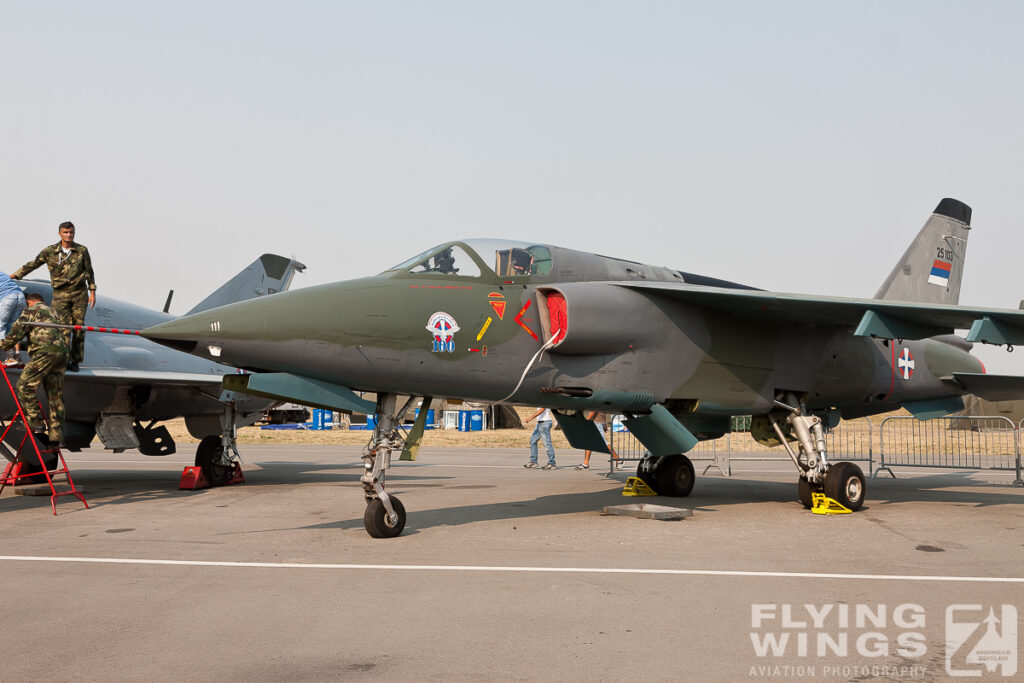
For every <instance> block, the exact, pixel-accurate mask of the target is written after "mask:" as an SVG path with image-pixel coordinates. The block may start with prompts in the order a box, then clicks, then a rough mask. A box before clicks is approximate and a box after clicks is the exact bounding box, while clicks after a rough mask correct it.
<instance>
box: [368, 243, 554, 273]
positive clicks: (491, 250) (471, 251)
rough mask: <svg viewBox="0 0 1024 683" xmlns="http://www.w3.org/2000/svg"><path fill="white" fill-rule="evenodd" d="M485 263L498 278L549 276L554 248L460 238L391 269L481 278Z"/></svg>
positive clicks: (390, 269)
mask: <svg viewBox="0 0 1024 683" xmlns="http://www.w3.org/2000/svg"><path fill="white" fill-rule="evenodd" d="M481 265H483V266H484V267H486V268H487V269H489V270H490V271H491V272H492V273H493V274H494V275H497V276H498V277H526V276H531V275H549V274H550V273H551V250H550V249H548V248H547V247H546V246H544V245H543V244H531V243H529V242H516V241H513V240H499V239H475V240H460V241H458V242H448V243H446V244H442V245H439V246H436V247H434V248H432V249H428V250H426V251H424V252H423V253H421V254H417V255H416V256H413V257H412V258H411V259H409V260H407V261H403V262H402V263H399V264H398V265H397V266H394V267H393V268H389V269H388V271H389V272H390V271H396V270H399V271H403V270H404V271H408V272H409V273H412V274H414V275H431V274H434V275H457V276H460V277H480V273H481Z"/></svg>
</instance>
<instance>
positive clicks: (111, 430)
mask: <svg viewBox="0 0 1024 683" xmlns="http://www.w3.org/2000/svg"><path fill="white" fill-rule="evenodd" d="M304 268H305V266H304V265H302V264H301V263H299V262H297V261H294V260H292V259H288V258H285V257H283V256H278V255H276V254H264V255H263V256H260V257H259V258H258V259H256V260H255V261H254V262H253V263H252V264H250V265H249V266H248V267H246V268H245V269H244V270H242V271H241V272H240V273H238V275H236V276H235V277H233V278H232V279H231V280H229V281H228V282H226V283H225V284H224V285H222V286H221V287H220V288H218V289H217V290H216V291H215V292H213V293H212V294H210V295H209V296H208V297H206V298H205V299H204V300H203V301H202V302H200V303H199V304H197V305H196V306H195V307H193V308H192V309H191V310H190V311H189V312H188V314H196V313H199V312H201V311H205V310H208V309H211V308H214V307H216V306H220V305H223V304H228V303H232V302H237V301H244V300H246V299H251V298H254V297H265V296H267V295H270V294H274V293H276V292H279V291H283V290H286V289H288V287H289V286H290V284H291V282H292V279H293V277H294V275H295V273H296V272H297V271H302V270H303V269H304ZM21 285H22V288H23V289H24V290H25V291H26V292H37V293H39V294H41V295H42V296H43V298H44V299H45V300H46V302H47V303H49V301H50V297H51V295H52V291H51V289H50V285H49V283H47V282H43V281H38V280H25V281H23V282H22V283H21ZM169 306H170V296H168V300H167V303H166V304H165V306H164V311H163V312H160V311H155V310H151V309H147V308H143V307H141V306H137V305H135V304H130V303H127V302H124V301H118V300H117V299H113V298H110V297H107V296H103V295H102V294H101V295H97V298H96V306H95V308H92V309H90V310H88V311H87V313H86V318H85V324H86V325H87V326H93V327H103V328H117V329H121V330H125V329H127V330H137V329H141V328H142V327H147V326H151V325H157V324H159V323H162V322H166V321H168V320H173V319H175V317H176V316H173V315H170V314H169V313H167V310H168V308H169ZM234 371H235V370H234V369H233V368H229V367H225V366H224V365H223V364H219V363H214V362H211V361H208V360H203V359H199V358H196V357H194V356H190V355H187V354H183V353H179V352H177V351H172V350H169V349H167V348H164V347H162V346H158V345H157V344H154V343H153V342H151V341H149V340H146V339H143V338H141V337H138V336H125V335H121V334H101V333H89V334H87V335H86V337H85V358H84V360H83V362H82V363H81V370H80V371H79V372H69V373H66V374H65V378H64V403H65V410H66V420H65V423H64V434H65V444H66V446H65V447H66V449H67V450H71V451H77V450H81V449H82V448H85V447H87V446H88V445H89V444H90V442H92V440H93V438H94V437H97V436H98V437H99V439H100V442H101V443H102V444H103V445H104V447H106V448H108V449H112V450H114V451H118V452H120V451H123V450H126V449H133V448H137V449H138V450H139V452H140V453H142V454H143V455H170V454H172V453H174V452H175V450H176V446H175V443H174V439H173V438H172V437H171V435H170V433H169V432H168V431H167V427H165V426H163V425H159V424H158V423H159V422H162V421H164V420H169V419H172V418H176V417H184V418H185V423H186V425H187V426H188V430H189V432H190V433H191V434H192V436H194V437H195V438H197V439H200V444H199V447H198V449H197V451H196V465H199V466H201V467H202V468H203V473H204V475H205V476H206V478H207V480H208V481H210V483H212V484H214V485H216V484H222V483H224V482H225V481H226V480H227V479H228V477H229V476H230V474H231V469H230V468H225V467H221V466H219V465H218V464H217V463H218V460H219V458H218V457H217V455H218V453H219V452H220V450H221V449H222V448H227V449H228V450H229V451H231V452H235V451H236V447H235V445H234V434H235V429H236V427H238V426H242V425H247V424H252V423H253V422H254V421H255V420H256V419H257V418H258V417H259V416H260V415H261V414H262V413H263V411H265V410H266V409H267V408H268V407H270V406H271V405H272V404H273V403H274V401H272V400H270V399H266V398H257V397H254V396H248V395H240V394H233V393H230V392H224V391H223V390H222V388H221V377H222V376H223V375H224V374H226V373H231V372H234ZM7 372H8V376H9V377H10V379H11V382H12V383H14V382H16V381H17V378H18V376H19V374H20V372H21V371H20V370H18V369H8V370H7ZM0 387H3V383H2V382H0ZM13 412H14V402H13V398H12V397H11V395H10V393H9V392H8V391H7V390H6V387H3V390H2V391H0V415H11V414H12V413H13ZM0 431H2V430H0ZM9 440H10V441H11V442H12V443H10V444H4V445H0V452H2V453H3V455H4V456H5V457H6V458H7V459H8V460H12V461H13V459H14V458H16V457H17V454H18V444H19V443H20V437H19V435H18V433H17V432H11V434H10V439H9ZM55 457H56V456H54V460H55ZM54 464H56V463H55V462H54Z"/></svg>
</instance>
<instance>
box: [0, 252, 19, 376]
mask: <svg viewBox="0 0 1024 683" xmlns="http://www.w3.org/2000/svg"><path fill="white" fill-rule="evenodd" d="M24 310H25V295H24V294H23V293H22V291H21V287H19V286H18V285H17V284H15V283H14V280H12V279H11V278H10V277H9V276H8V275H7V273H5V272H3V271H2V270H0V339H3V338H4V337H6V336H7V333H8V332H10V331H11V326H12V325H14V321H15V320H17V319H18V318H19V317H20V316H21V312H22V311H24ZM11 358H13V359H14V362H17V358H18V347H17V346H15V347H14V355H13V356H12V357H11Z"/></svg>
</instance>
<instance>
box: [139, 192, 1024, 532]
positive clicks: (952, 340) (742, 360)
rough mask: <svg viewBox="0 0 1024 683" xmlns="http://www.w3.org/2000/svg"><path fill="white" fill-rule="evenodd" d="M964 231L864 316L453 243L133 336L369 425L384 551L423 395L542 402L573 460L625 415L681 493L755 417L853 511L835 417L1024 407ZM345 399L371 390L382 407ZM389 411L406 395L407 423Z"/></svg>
mask: <svg viewBox="0 0 1024 683" xmlns="http://www.w3.org/2000/svg"><path fill="white" fill-rule="evenodd" d="M970 216H971V210H970V208H969V207H968V206H966V205H965V204H963V203H961V202H959V201H956V200H953V199H944V200H942V201H941V202H940V203H939V205H938V207H937V208H936V209H935V212H934V214H933V215H932V216H931V217H930V218H929V219H928V220H927V222H926V223H925V225H924V227H923V228H922V229H921V231H920V233H919V234H918V236H917V238H916V239H915V240H914V242H913V243H912V244H911V245H910V247H909V248H908V249H907V251H906V253H905V254H904V255H903V257H902V258H901V259H900V261H899V262H898V263H897V264H896V267H895V269H894V270H893V271H892V274H891V275H889V277H888V278H887V279H886V281H885V283H884V284H883V285H882V288H881V289H880V290H879V292H878V294H877V295H876V297H875V298H874V299H851V298H836V297H826V296H817V295H795V294H779V293H775V292H766V291H762V290H758V289H754V288H752V287H747V286H744V285H739V284H735V283H732V282H726V281H723V280H717V279H714V278H709V277H703V276H699V275H694V274H691V273H686V272H681V271H678V270H673V269H670V268H662V267H657V266H649V265H644V264H640V263H634V262H631V261H625V260H622V259H618V258H610V257H606V256H598V255H595V254H590V253H584V252H581V251H573V250H570V249H563V248H560V247H555V246H551V245H547V244H531V243H519V242H506V241H498V240H461V241H454V242H448V243H446V244H442V245H440V246H438V247H435V248H433V249H429V250H427V251H425V252H423V253H422V254H419V255H417V256H414V257H413V258H411V259H409V260H407V261H404V262H403V263H400V264H398V265H397V266H395V267H393V268H390V269H388V270H387V271H385V272H383V273H381V274H379V275H375V276H373V277H367V278H363V279H358V280H351V281H346V282H338V283H334V284H328V285H322V286H318V287H311V288H308V289H302V290H298V291H293V292H287V293H285V294H281V295H279V296H275V297H272V298H269V299H263V300H254V301H248V302H243V303H239V304H233V305H230V306H224V307H221V308H216V309H212V310H209V311H204V312H202V313H198V314H195V315H190V316H186V317H184V318H180V319H178V320H174V321H170V322H167V323H164V324H161V325H158V326H155V327H152V328H149V329H147V330H145V331H144V332H143V334H144V335H145V336H146V337H148V338H150V339H152V340H154V341H157V342H159V343H161V344H166V345H168V346H171V347H173V348H176V349H180V350H182V351H187V352H190V353H193V354H196V355H198V356H200V357H203V358H208V359H211V360H216V361H219V362H224V363H231V364H233V365H236V366H238V367H242V368H245V369H246V370H248V371H251V372H252V373H254V374H250V375H244V376H226V377H225V382H224V386H225V388H228V389H231V390H234V391H239V392H246V393H251V394H254V395H257V396H267V397H273V398H279V399H281V400H286V401H294V402H298V403H303V404H306V405H310V406H318V407H323V408H329V409H333V410H342V411H359V412H376V413H377V415H378V422H377V429H376V431H375V432H374V435H373V437H372V440H371V443H370V446H369V447H368V449H367V452H366V455H365V456H364V458H363V459H364V466H365V473H364V475H363V477H362V483H363V487H364V492H365V496H366V500H367V509H366V514H365V516H364V521H365V523H366V528H367V531H368V532H369V533H370V535H372V536H377V537H386V536H396V535H398V534H400V533H401V531H402V529H403V527H404V524H405V520H406V514H405V510H404V507H403V506H402V504H401V503H400V502H399V501H398V500H397V499H396V498H395V497H394V496H391V495H389V494H388V493H387V492H386V490H385V486H384V472H385V471H386V470H387V468H388V467H389V466H390V464H391V455H392V453H393V452H395V451H398V450H402V458H403V459H410V458H412V457H415V450H416V446H417V445H418V436H419V434H421V433H422V432H421V431H419V432H418V430H421V429H422V424H417V425H415V426H414V429H413V433H412V435H411V436H410V438H409V441H408V442H406V443H403V441H402V439H401V437H400V435H399V432H398V431H397V430H396V425H398V424H400V423H401V420H402V418H403V416H404V414H405V412H406V411H407V409H408V408H409V406H410V405H412V402H413V399H415V398H416V397H424V403H427V401H428V400H429V397H448V398H461V399H467V400H473V401H487V402H506V403H514V404H523V405H531V406H533V405H539V406H546V407H549V408H552V409H556V410H557V412H556V416H557V419H558V422H559V423H560V425H561V426H562V428H563V430H564V432H565V434H566V436H567V437H568V439H569V442H570V443H571V444H572V445H573V446H574V447H576V448H581V449H582V448H586V449H591V450H596V451H602V452H607V448H606V446H605V445H604V441H603V440H602V439H601V438H600V436H599V434H598V432H597V429H596V427H594V425H593V423H591V422H587V421H586V420H584V419H583V418H582V414H583V412H584V411H587V410H591V409H597V410H601V411H606V412H615V413H623V414H624V415H625V416H626V418H625V423H626V425H627V426H628V428H629V429H630V431H632V433H633V434H634V435H635V436H636V437H637V438H638V439H639V440H640V441H641V442H642V443H643V444H644V445H645V446H646V448H647V450H648V451H649V454H648V455H647V456H646V457H645V458H644V459H643V460H642V461H641V462H640V465H639V468H638V475H639V476H640V477H641V478H643V479H644V480H645V481H646V482H647V483H649V484H650V485H651V486H652V487H653V488H654V489H655V490H657V491H658V492H659V493H661V494H662V495H670V496H685V495H688V494H689V493H690V491H691V490H692V488H693V485H694V469H693V465H692V464H691V462H690V460H689V459H688V458H687V457H686V456H685V455H684V453H686V452H687V451H688V450H689V449H691V448H692V447H693V446H694V445H695V444H696V443H697V442H698V440H701V439H714V438H718V437H720V436H722V435H723V434H725V433H726V432H727V431H728V430H729V425H730V418H731V417H732V416H734V415H754V416H755V418H754V420H753V428H752V431H753V434H754V436H755V438H757V439H759V440H760V441H762V442H764V443H772V444H782V445H783V446H784V448H785V449H786V450H787V452H788V454H789V456H790V457H791V458H792V460H793V462H794V465H795V467H796V470H797V474H798V483H799V486H798V490H799V497H800V500H801V501H802V502H803V503H804V504H805V505H807V506H810V502H811V493H812V492H814V491H824V492H825V493H827V494H828V495H829V496H830V497H832V498H834V499H836V500H838V501H839V502H841V503H843V504H844V505H846V506H847V507H849V508H851V509H854V510H855V509H858V508H859V507H860V506H861V505H862V503H863V501H864V496H865V490H866V489H865V481H864V475H863V473H862V472H861V470H860V468H859V467H857V465H855V464H853V463H848V462H833V461H832V459H831V458H830V457H829V454H828V453H827V452H826V448H825V439H824V432H825V430H826V429H828V428H829V427H831V426H834V425H835V424H837V422H838V421H839V420H840V419H841V418H854V417H860V416H864V415H871V414H874V413H879V412H885V411H890V410H893V409H896V408H898V407H900V406H903V407H905V408H907V409H908V410H910V411H911V412H912V413H913V414H915V415H917V416H918V417H920V418H922V419H925V418H928V417H933V416H938V415H945V414H947V413H949V412H952V411H955V410H958V409H960V408H961V407H962V405H963V403H962V400H961V396H962V395H964V394H965V393H967V392H968V391H973V392H975V393H978V394H982V395H985V394H989V395H991V394H992V393H993V392H995V393H998V392H1000V391H1003V392H1018V393H1020V392H1021V391H1022V390H1024V379H1021V378H1000V377H993V376H989V375H985V374H984V368H983V366H982V364H981V362H980V361H978V360H977V359H975V358H974V357H972V356H971V355H970V353H969V351H970V349H971V343H970V342H974V341H981V342H988V343H996V344H1018V343H1021V342H1022V341H1024V311H1017V310H1005V309H983V308H967V307H961V306H958V305H956V304H957V301H958V299H959V292H960V280H961V276H962V273H963V263H964V255H965V252H966V246H967V236H968V233H969V231H970ZM957 329H970V333H969V334H968V335H967V338H966V339H963V338H961V337H957V336H953V332H954V330H957ZM968 340H969V341H968ZM352 390H365V391H372V392H375V393H376V394H377V402H376V405H374V404H370V403H367V402H366V401H362V400H361V399H359V398H358V397H357V396H356V395H355V394H354V393H353V391H352ZM399 395H408V396H411V397H413V398H412V399H410V400H409V401H408V402H406V403H404V405H402V406H399V405H398V401H397V397H398V396H399ZM428 405H429V404H428ZM425 415H426V411H425V410H421V413H420V418H424V417H425ZM791 443H794V444H795V448H794V447H793V446H791V445H790V444H791ZM225 457H226V454H225Z"/></svg>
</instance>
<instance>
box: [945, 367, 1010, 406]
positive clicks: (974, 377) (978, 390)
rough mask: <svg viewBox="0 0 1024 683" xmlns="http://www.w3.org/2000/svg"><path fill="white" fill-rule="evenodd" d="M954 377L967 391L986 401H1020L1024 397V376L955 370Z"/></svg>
mask: <svg viewBox="0 0 1024 683" xmlns="http://www.w3.org/2000/svg"><path fill="white" fill-rule="evenodd" d="M953 379H954V380H955V381H956V383H957V384H959V385H960V386H962V387H964V388H965V389H966V390H967V391H969V392H971V393H972V394H974V395H975V396H977V397H978V398H983V399H985V400H986V401H1020V400H1022V399H1024V377H1017V376H1015V375H982V374H979V373H974V372H954V373H953Z"/></svg>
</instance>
